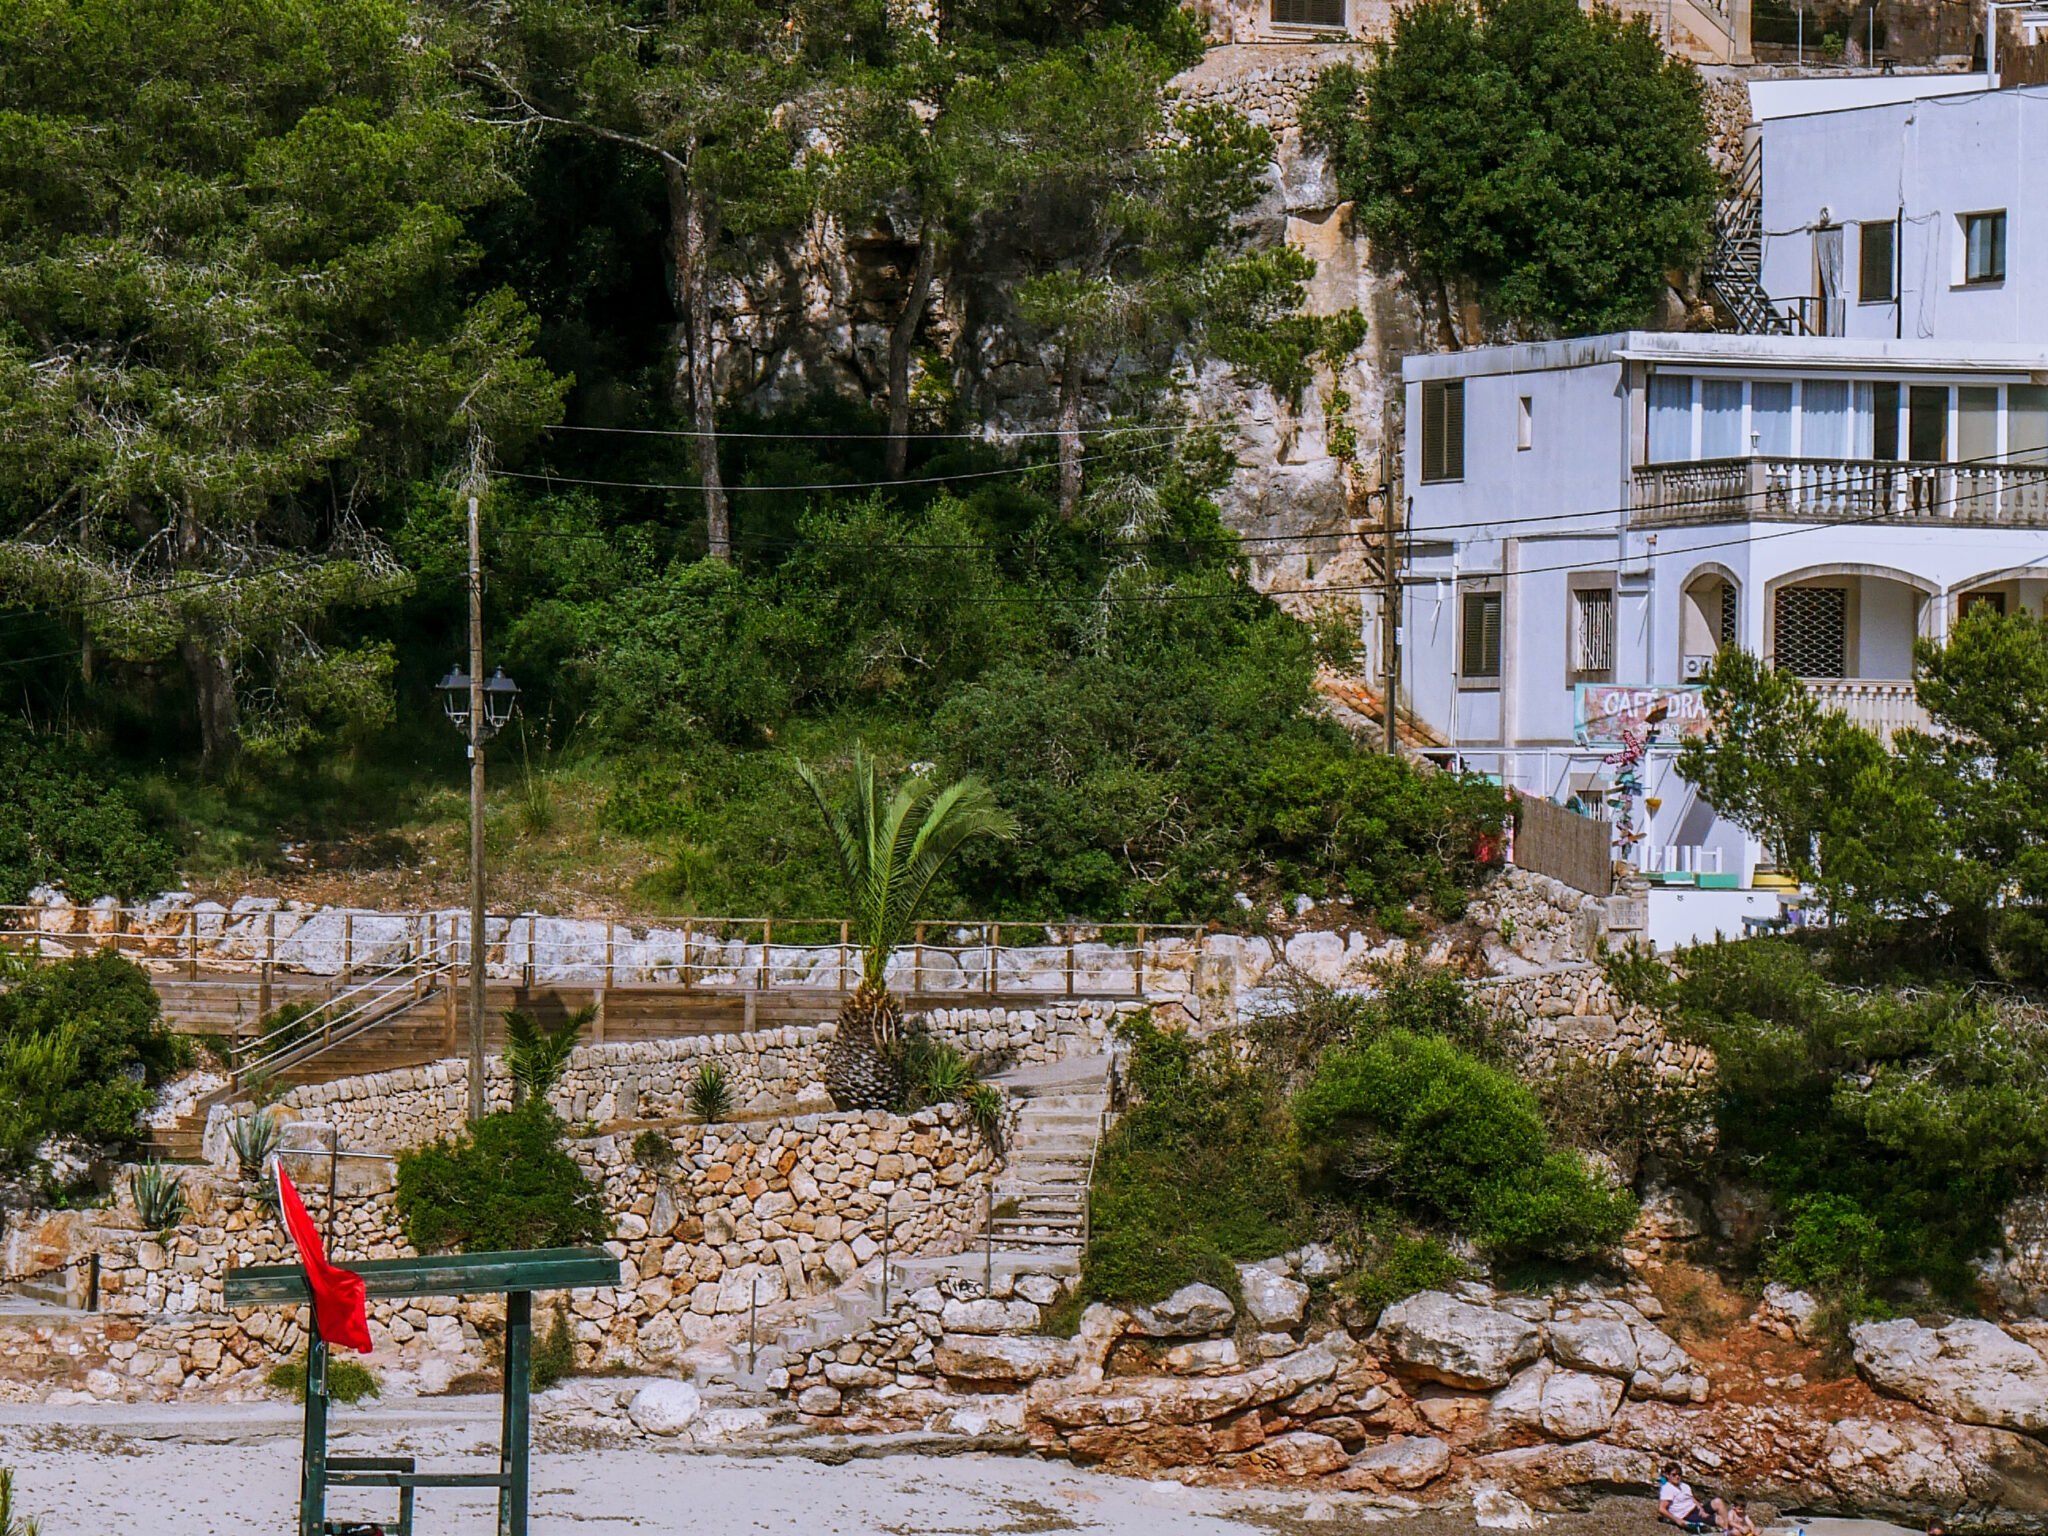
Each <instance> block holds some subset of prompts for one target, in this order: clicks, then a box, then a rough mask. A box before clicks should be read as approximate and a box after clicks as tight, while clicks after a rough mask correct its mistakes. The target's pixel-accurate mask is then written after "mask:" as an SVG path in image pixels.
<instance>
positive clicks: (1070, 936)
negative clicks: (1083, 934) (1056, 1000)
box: [1067, 923, 1074, 997]
mask: <svg viewBox="0 0 2048 1536" xmlns="http://www.w3.org/2000/svg"><path fill="white" fill-rule="evenodd" d="M1073 995H1074V925H1073V924H1072V923H1069V924H1067V996H1069V997H1072V996H1073Z"/></svg>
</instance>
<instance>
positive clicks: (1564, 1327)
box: [1550, 1317, 1637, 1381]
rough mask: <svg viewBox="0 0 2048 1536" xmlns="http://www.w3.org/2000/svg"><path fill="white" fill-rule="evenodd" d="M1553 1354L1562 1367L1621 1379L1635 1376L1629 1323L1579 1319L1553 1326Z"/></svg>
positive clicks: (1600, 1318) (1632, 1335) (1634, 1347)
mask: <svg viewBox="0 0 2048 1536" xmlns="http://www.w3.org/2000/svg"><path fill="white" fill-rule="evenodd" d="M1550 1353H1551V1355H1552V1356H1553V1357H1555V1359H1556V1360H1557V1362H1558V1364H1560V1365H1570V1366H1576V1367H1578V1368H1579V1369H1580V1370H1584V1371H1599V1372H1601V1373H1602V1374H1604V1375H1608V1376H1619V1377H1621V1378H1622V1379H1623V1380H1624V1381H1626V1380H1627V1379H1628V1378H1629V1377H1631V1376H1633V1375H1634V1374H1635V1373H1636V1364H1637V1357H1636V1340H1635V1335H1634V1334H1633V1333H1631V1332H1630V1331H1629V1327H1628V1324H1626V1323H1623V1322H1618V1321H1615V1320H1614V1319H1611V1318H1604V1317H1586V1318H1577V1319H1573V1320H1571V1321H1567V1322H1557V1323H1552V1324H1551V1325H1550Z"/></svg>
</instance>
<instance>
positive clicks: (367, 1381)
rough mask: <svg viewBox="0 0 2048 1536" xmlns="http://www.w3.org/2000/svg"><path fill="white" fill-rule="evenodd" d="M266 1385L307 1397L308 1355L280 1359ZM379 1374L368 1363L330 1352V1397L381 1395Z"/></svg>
mask: <svg viewBox="0 0 2048 1536" xmlns="http://www.w3.org/2000/svg"><path fill="white" fill-rule="evenodd" d="M263 1381H264V1385H266V1386H269V1387H273V1388H275V1389H276V1390H277V1391H279V1392H289V1393H291V1395H292V1401H293V1402H295V1403H303V1402H304V1401H305V1400H306V1357H305V1356H304V1355H300V1356H299V1357H298V1359H296V1360H281V1361H279V1362H278V1363H277V1364H276V1365H273V1366H272V1367H271V1368H270V1374H269V1375H267V1376H265V1377H264V1378H263ZM379 1395H380V1394H379V1390H378V1386H377V1376H376V1373H375V1372H374V1371H372V1370H371V1369H370V1368H369V1367H368V1366H366V1365H359V1364H358V1363H357V1362H355V1361H353V1360H349V1359H346V1358H344V1357H342V1356H340V1355H330V1356H329V1357H328V1360H327V1396H328V1397H329V1399H330V1400H332V1401H334V1402H337V1403H360V1402H361V1401H362V1400H363V1399H364V1398H366V1397H376V1396H379Z"/></svg>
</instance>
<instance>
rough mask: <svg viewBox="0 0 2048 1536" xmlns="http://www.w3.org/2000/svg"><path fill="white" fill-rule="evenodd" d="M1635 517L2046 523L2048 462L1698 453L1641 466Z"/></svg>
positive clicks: (1658, 520)
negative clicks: (1687, 460)
mask: <svg viewBox="0 0 2048 1536" xmlns="http://www.w3.org/2000/svg"><path fill="white" fill-rule="evenodd" d="M1630 506H1631V516H1632V518H1633V520H1634V521H1635V522H1636V523H1637V524H1638V525H1643V526H1658V525H1669V524H1676V523H1717V522H1730V521H1740V520H1745V519H1746V520H1753V521H1760V522H1817V523H1829V522H1878V521H1884V522H1900V521H1909V522H1925V523H1933V524H1948V525H1951V526H1966V527H1984V528H2048V465H2044V464H1974V463H1973V464H1907V463H1898V462H1894V461H1891V460H1878V459H1789V458H1763V457H1759V458H1748V459H1704V460H1701V461H1699V462H1698V463H1692V464H1654V465H1649V466H1647V467H1645V468H1642V469H1638V470H1637V471H1636V472H1635V475H1634V479H1633V487H1632V490H1631V494H1630Z"/></svg>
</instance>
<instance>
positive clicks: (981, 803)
mask: <svg viewBox="0 0 2048 1536" xmlns="http://www.w3.org/2000/svg"><path fill="white" fill-rule="evenodd" d="M796 772H797V776H798V777H799V778H801V779H802V780H803V781H804V785H805V787H806V788H808V789H809V790H810V792H811V797H812V799H814V800H816V801H817V804H818V812H819V814H820V815H822V816H823V817H824V818H825V826H826V828H827V829H828V830H829V831H830V832H831V834H832V842H833V846H834V848H835V849H836V850H837V852H838V854H839V868H840V876H841V878H842V879H844V880H845V882H846V899H847V907H848V917H849V919H850V920H851V925H852V933H853V938H854V941H855V942H856V943H858V944H859V945H860V985H859V986H858V987H856V988H855V989H854V993H853V996H852V997H850V998H848V999H847V1000H846V1003H845V1005H844V1006H843V1007H842V1008H841V1009H840V1010H839V1019H838V1025H839V1028H838V1033H837V1036H836V1038H835V1039H834V1040H833V1042H832V1050H831V1052H830V1053H829V1054H828V1055H827V1056H826V1058H825V1089H826V1091H827V1092H828V1093H830V1094H831V1095H832V1102H833V1103H835V1104H837V1105H838V1106H839V1107H840V1108H841V1109H886V1108H887V1107H888V1106H889V1105H890V1104H891V1103H892V1102H893V1101H894V1100H895V1098H896V1094H897V1083H896V1073H895V1070H894V1068H893V1066H892V1065H891V1063H890V1061H889V1059H888V1056H887V1053H886V1048H887V1047H888V1046H889V1045H890V1044H891V1043H892V1042H894V1041H895V1040H896V1038H897V1036H898V1035H899V1034H900V1033H901V1032H902V1028H903V1008H902V1005H901V1003H899V1002H898V1001H897V998H896V995H895V994H894V993H893V992H891V991H890V990H889V981H888V973H889V957H890V956H891V955H892V954H894V953H895V952H896V950H897V949H898V948H899V947H900V946H901V945H902V943H903V941H904V940H905V939H906V938H907V937H908V936H909V934H910V930H911V928H912V926H913V924H914V923H915V922H916V919H917V908H918V905H919V903H921V902H922V901H923V900H924V898H925V895H926V893H927V892H929V891H930V890H931V886H932V882H933V881H934V880H936V879H937V878H938V876H939V872H940V871H941V870H942V869H944V868H945V867H946V865H947V863H948V862H949V861H950V860H951V859H952V857H953V855H954V854H956V853H958V852H959V851H960V848H961V846H962V845H963V844H965V843H966V842H968V841H969V840H970V839H972V838H977V837H1001V838H1009V837H1014V836H1016V833H1017V823H1016V819H1015V818H1014V817H1012V816H1011V815H1010V813H1009V812H1007V811H1005V810H1004V809H1003V808H1002V807H1001V806H1000V805H998V804H997V803H996V798H995V796H994V795H993V794H991V793H990V792H989V789H988V787H987V786H986V785H984V784H983V783H982V782H981V781H980V780H979V779H974V778H965V779H961V780H959V781H958V782H956V783H953V784H948V785H947V786H945V787H944V788H943V789H941V788H940V787H939V786H938V785H936V784H934V783H933V782H932V781H931V779H929V778H927V777H926V776H924V775H922V774H916V775H913V776H912V777H910V778H908V779H906V780H904V782H903V783H902V784H901V785H900V786H898V788H897V790H896V793H895V794H894V795H892V796H890V797H889V798H888V799H887V800H886V801H885V800H884V799H883V791H882V786H881V784H880V782H879V781H878V780H877V778H876V776H875V764H874V759H872V758H871V757H869V756H868V753H867V748H866V747H865V746H864V745H862V744H861V743H859V742H856V743H855V744H854V748H853V784H852V785H851V787H850V789H849V791H848V793H847V794H846V796H845V797H844V798H843V799H841V800H838V801H836V802H835V801H834V799H833V798H832V796H831V795H830V794H829V793H828V792H827V791H826V788H825V784H824V780H823V779H821V778H820V777H819V775H818V774H817V772H816V771H815V770H814V769H812V768H811V767H810V765H809V764H807V763H801V762H799V763H797V764H796Z"/></svg>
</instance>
